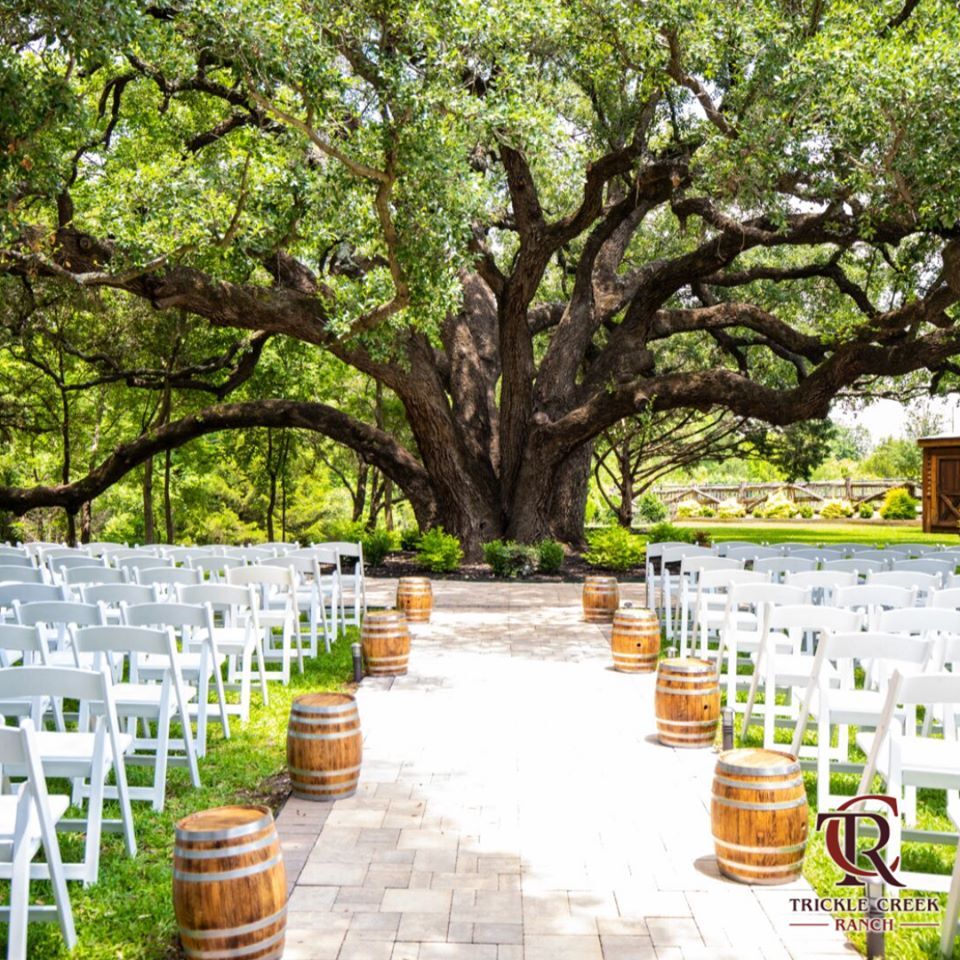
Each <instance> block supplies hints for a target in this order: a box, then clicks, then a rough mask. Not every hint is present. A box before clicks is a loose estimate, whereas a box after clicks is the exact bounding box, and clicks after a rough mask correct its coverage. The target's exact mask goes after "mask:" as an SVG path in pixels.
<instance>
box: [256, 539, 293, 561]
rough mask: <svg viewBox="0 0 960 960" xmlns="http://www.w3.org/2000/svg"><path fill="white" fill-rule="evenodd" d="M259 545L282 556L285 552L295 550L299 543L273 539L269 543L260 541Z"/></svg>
mask: <svg viewBox="0 0 960 960" xmlns="http://www.w3.org/2000/svg"><path fill="white" fill-rule="evenodd" d="M260 546H261V547H263V549H264V550H273V552H274V553H275V554H276V555H277V556H278V557H282V556H284V555H285V554H287V553H290V551H291V550H296V549H297V548H298V547H299V546H300V544H299V543H297V542H296V541H294V542H293V543H286V542H285V541H281V540H273V541H271V542H270V543H261V544H260Z"/></svg>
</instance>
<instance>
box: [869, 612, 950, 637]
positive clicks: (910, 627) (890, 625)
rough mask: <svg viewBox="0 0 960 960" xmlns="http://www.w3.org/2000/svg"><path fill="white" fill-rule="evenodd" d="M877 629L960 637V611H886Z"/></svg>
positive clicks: (890, 631)
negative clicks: (945, 634) (946, 634)
mask: <svg viewBox="0 0 960 960" xmlns="http://www.w3.org/2000/svg"><path fill="white" fill-rule="evenodd" d="M877 629H878V630H884V631H886V632H888V633H915V634H930V633H948V634H954V635H960V610H953V609H951V608H948V607H908V608H906V609H902V610H886V611H884V612H883V613H881V614H880V616H879V618H878V619H877Z"/></svg>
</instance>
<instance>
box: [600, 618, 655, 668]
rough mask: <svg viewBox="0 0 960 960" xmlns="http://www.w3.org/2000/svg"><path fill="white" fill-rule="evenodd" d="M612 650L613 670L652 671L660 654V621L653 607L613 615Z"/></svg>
mask: <svg viewBox="0 0 960 960" xmlns="http://www.w3.org/2000/svg"><path fill="white" fill-rule="evenodd" d="M610 650H611V652H612V654H613V666H614V669H616V670H619V671H621V672H622V673H653V671H654V670H656V669H657V658H658V657H659V656H660V621H659V620H657V615H656V614H655V613H654V612H653V611H652V610H646V609H644V608H643V607H630V608H625V609H620V610H617V612H616V613H615V614H614V615H613V632H612V633H611V634H610Z"/></svg>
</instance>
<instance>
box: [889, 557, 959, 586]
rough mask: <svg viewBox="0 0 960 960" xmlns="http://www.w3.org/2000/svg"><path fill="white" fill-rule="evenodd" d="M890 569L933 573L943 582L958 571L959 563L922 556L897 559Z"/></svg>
mask: <svg viewBox="0 0 960 960" xmlns="http://www.w3.org/2000/svg"><path fill="white" fill-rule="evenodd" d="M890 569H891V570H894V571H901V572H902V571H904V570H907V571H911V572H917V573H932V574H934V575H935V576H937V577H938V578H939V580H940V581H941V582H942V581H943V578H944V577H946V576H949V575H950V574H952V573H955V572H956V569H957V565H956V564H955V563H954V562H953V561H952V560H936V559H933V558H931V557H921V558H919V559H918V560H897V561H895V562H894V563H893V565H892V566H891V568H890Z"/></svg>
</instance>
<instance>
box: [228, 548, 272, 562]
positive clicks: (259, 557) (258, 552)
mask: <svg viewBox="0 0 960 960" xmlns="http://www.w3.org/2000/svg"><path fill="white" fill-rule="evenodd" d="M223 555H224V556H225V557H237V558H239V559H241V560H246V561H247V562H248V563H256V562H257V561H265V560H270V559H271V558H272V557H275V556H276V551H275V550H272V549H270V548H269V547H224V549H223Z"/></svg>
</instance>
